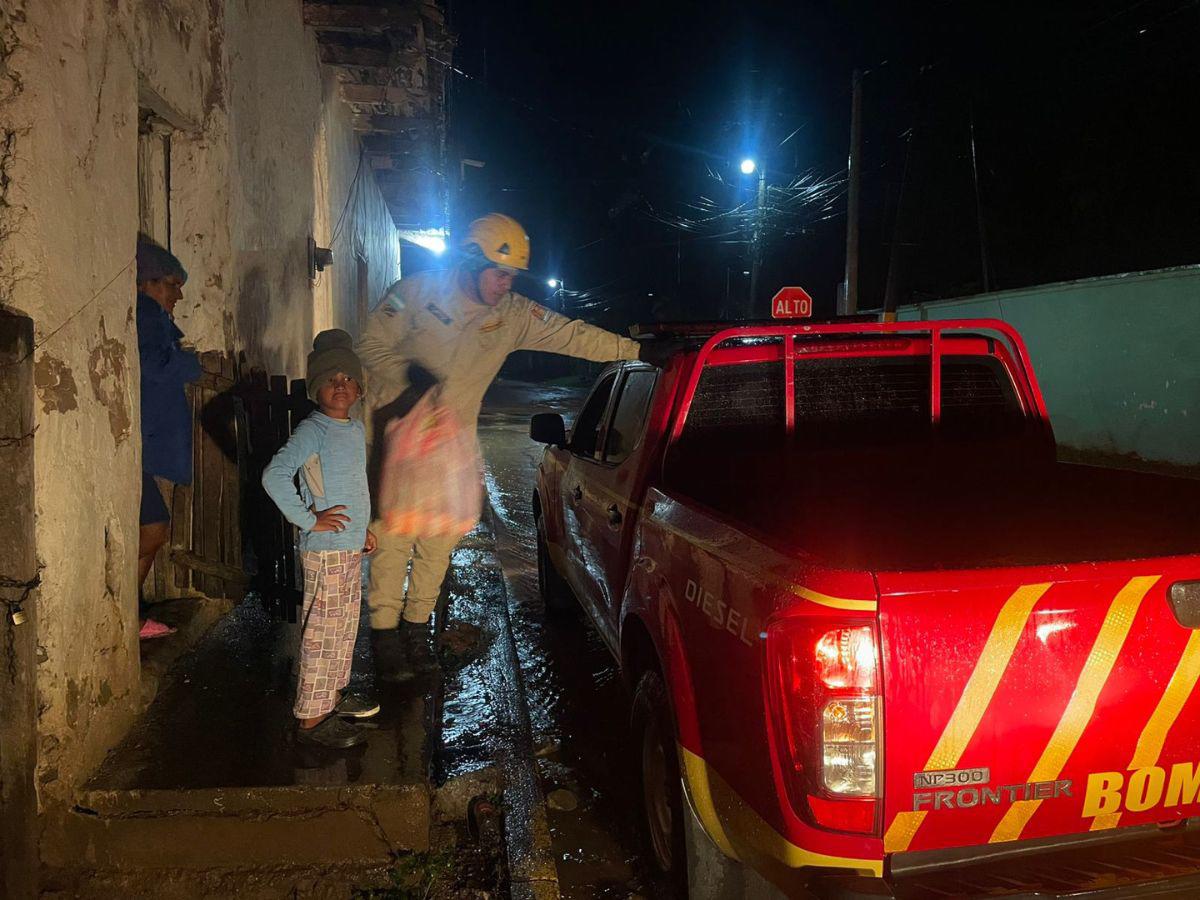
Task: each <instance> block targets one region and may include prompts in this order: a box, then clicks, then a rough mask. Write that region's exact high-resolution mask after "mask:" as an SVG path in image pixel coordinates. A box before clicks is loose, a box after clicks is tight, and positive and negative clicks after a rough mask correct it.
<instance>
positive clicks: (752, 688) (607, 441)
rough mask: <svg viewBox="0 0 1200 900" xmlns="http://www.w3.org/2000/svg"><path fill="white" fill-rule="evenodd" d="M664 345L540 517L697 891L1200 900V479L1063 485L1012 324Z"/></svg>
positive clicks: (625, 388) (1138, 476)
mask: <svg viewBox="0 0 1200 900" xmlns="http://www.w3.org/2000/svg"><path fill="white" fill-rule="evenodd" d="M649 339H651V340H655V341H657V342H660V343H662V344H663V345H664V349H666V348H672V349H673V350H674V352H673V353H672V352H665V353H664V354H663V355H664V357H666V358H669V362H667V363H666V364H665V366H664V367H662V368H661V369H660V368H656V367H652V366H649V365H647V364H645V363H637V362H634V363H622V364H617V365H614V366H611V367H610V368H608V369H607V370H605V371H604V373H603V374H602V375H601V376H600V378H599V380H598V381H597V382H596V385H595V387H594V389H593V390H592V392H591V395H590V397H589V398H588V400H587V402H586V403H585V404H584V406H583V408H582V410H581V411H580V412H579V414H578V416H577V417H576V418H575V421H574V427H573V428H572V429H571V431H570V432H569V433H568V432H567V431H566V429H565V427H564V423H563V420H562V418H561V417H559V416H557V415H541V416H537V417H535V418H534V421H533V423H532V425H531V436H532V437H533V438H534V439H535V440H538V441H540V442H543V443H546V444H549V445H550V446H549V447H548V448H547V450H546V452H545V455H544V458H543V460H542V463H541V465H540V468H539V475H538V479H537V487H536V493H535V495H534V497H533V511H534V515H535V516H536V518H537V528H538V551H539V552H538V559H539V572H540V575H541V579H540V580H541V588H542V593H543V597H544V599H545V601H546V603H547V604H548V605H550V606H555V605H561V604H563V603H571V602H574V600H578V602H579V603H580V604H581V605H582V606H583V608H584V609H585V610H586V612H587V613H588V615H589V616H590V618H591V619H592V621H593V622H594V624H595V626H596V628H597V629H598V631H599V633H600V635H601V636H602V637H603V639H604V641H605V642H606V643H607V645H608V647H609V648H610V650H611V651H612V653H613V655H614V656H615V657H616V659H617V660H618V661H619V664H620V666H621V670H622V672H623V675H624V677H625V680H626V682H627V684H628V685H629V686H630V688H631V692H632V696H633V704H632V705H633V712H632V721H633V725H634V732H635V740H636V741H637V742H639V743H638V747H640V756H639V758H640V761H641V779H642V787H643V791H642V794H643V797H644V799H645V813H646V824H647V829H648V833H649V838H650V843H651V846H652V849H653V855H654V859H655V860H656V861H657V863H658V865H659V866H660V867H661V868H662V869H663V870H664V872H665V873H667V875H668V876H669V877H670V878H671V880H672V882H673V883H674V884H675V885H676V887H677V888H678V889H679V891H680V892H681V893H683V892H684V891H687V892H689V893H690V895H691V896H693V897H705V896H711V897H752V896H778V895H779V894H780V893H782V894H783V895H785V896H808V895H809V893H808V892H813V893H817V894H823V895H836V896H869V897H879V896H885V897H886V896H897V897H932V896H937V897H941V896H964V895H965V896H973V895H988V896H1000V895H1023V896H1040V897H1049V896H1072V897H1075V896H1089V897H1091V896H1097V897H1098V896H1120V897H1126V896H1150V895H1153V896H1156V897H1160V896H1176V895H1178V896H1200V874H1198V873H1200V828H1197V827H1196V826H1198V825H1200V802H1198V801H1200V698H1198V697H1197V696H1195V694H1196V691H1195V686H1196V682H1197V679H1198V677H1200V484H1197V483H1196V482H1194V481H1191V480H1188V479H1181V478H1168V477H1163V476H1158V475H1150V474H1142V473H1135V472H1128V471H1116V470H1109V469H1100V468H1095V467H1088V466H1080V465H1068V464H1064V463H1060V462H1057V461H1056V459H1055V445H1054V438H1053V434H1052V432H1051V428H1050V422H1049V419H1048V417H1047V414H1046V408H1045V403H1044V401H1043V399H1042V395H1041V391H1040V389H1039V387H1038V383H1037V380H1036V378H1035V376H1034V373H1033V370H1032V367H1031V366H1030V363H1029V359H1028V355H1027V353H1026V350H1025V347H1024V345H1023V343H1022V341H1021V338H1020V336H1019V335H1018V334H1017V332H1016V331H1014V330H1013V329H1012V328H1011V327H1010V326H1009V325H1007V324H1005V323H1003V322H1000V321H992V320H958V321H942V322H916V323H862V322H835V323H829V324H788V323H785V324H778V323H777V324H772V325H762V326H757V325H754V326H751V325H746V326H737V327H727V326H719V327H715V326H714V327H704V326H689V327H680V328H676V329H674V330H672V329H669V328H659V329H658V333H657V334H655V335H654V336H653V337H651V338H649Z"/></svg>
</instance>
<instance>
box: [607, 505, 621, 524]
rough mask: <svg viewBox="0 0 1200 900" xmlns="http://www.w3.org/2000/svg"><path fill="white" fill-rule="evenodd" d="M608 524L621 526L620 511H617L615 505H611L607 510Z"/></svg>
mask: <svg viewBox="0 0 1200 900" xmlns="http://www.w3.org/2000/svg"><path fill="white" fill-rule="evenodd" d="M608 523H609V524H610V525H620V524H621V510H619V509H617V504H615V503H614V504H613V505H612V506H610V507H609V508H608Z"/></svg>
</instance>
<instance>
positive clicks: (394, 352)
mask: <svg viewBox="0 0 1200 900" xmlns="http://www.w3.org/2000/svg"><path fill="white" fill-rule="evenodd" d="M406 293H407V290H406V289H405V288H404V286H403V282H400V281H397V282H396V283H395V284H393V285H392V286H391V287H389V288H388V289H387V291H386V292H385V293H384V295H383V299H382V300H381V301H380V303H379V305H378V306H377V307H376V308H375V312H373V313H371V317H370V318H369V319H368V320H367V327H366V328H364V329H363V333H362V337H360V338H359V339H358V346H357V348H356V349H357V351H358V358H359V359H361V360H362V362H363V365H364V366H366V367H367V372H368V374H369V375H370V379H371V382H372V384H371V388H370V390H371V393H372V394H374V395H375V397H376V398H377V399H381V400H382V399H383V398H384V397H385V396H386V398H387V399H391V398H393V397H398V396H399V395H400V394H402V393H403V392H404V390H405V389H406V388H407V387H408V363H409V361H408V360H407V359H405V358H404V356H403V355H402V354H401V353H400V347H401V345H402V343H403V340H404V337H405V335H406V333H407V330H408V310H407V309H406V297H405V294H406Z"/></svg>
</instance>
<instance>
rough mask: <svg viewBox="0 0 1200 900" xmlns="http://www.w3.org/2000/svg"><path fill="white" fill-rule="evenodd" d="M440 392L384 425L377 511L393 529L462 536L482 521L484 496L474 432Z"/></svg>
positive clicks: (420, 534) (395, 531) (424, 534)
mask: <svg viewBox="0 0 1200 900" xmlns="http://www.w3.org/2000/svg"><path fill="white" fill-rule="evenodd" d="M436 393H437V392H436V391H429V392H427V393H426V394H425V396H423V397H422V398H421V399H420V400H419V401H418V402H417V405H416V406H415V407H413V409H412V411H411V412H410V413H409V414H408V415H407V416H405V417H404V418H402V419H397V420H395V421H393V422H391V423H389V424H388V426H387V429H386V430H385V431H384V447H383V468H382V471H381V472H380V502H379V512H380V517H381V519H382V520H383V527H384V530H385V531H388V532H390V533H391V534H404V535H413V536H414V537H435V536H445V537H461V536H462V535H464V534H466V533H467V532H468V531H470V530H471V529H472V528H473V527H475V523H476V522H478V521H479V514H480V511H481V507H482V503H483V496H482V484H481V480H480V471H481V467H480V463H479V456H478V450H477V448H476V444H475V439H474V435H473V434H471V432H470V431H469V430H468V429H466V428H464V427H463V426H462V423H461V422H460V421H459V420H458V417H457V416H456V415H455V414H454V413H453V412H452V411H451V410H449V409H447V408H446V407H445V406H443V405H442V404H441V403H440V402H438V399H437V397H436Z"/></svg>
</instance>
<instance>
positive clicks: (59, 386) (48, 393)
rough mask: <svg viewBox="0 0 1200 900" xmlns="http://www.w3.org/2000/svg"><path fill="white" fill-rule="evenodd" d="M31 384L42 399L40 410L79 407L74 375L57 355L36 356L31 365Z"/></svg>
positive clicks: (53, 410) (49, 411) (66, 409)
mask: <svg viewBox="0 0 1200 900" xmlns="http://www.w3.org/2000/svg"><path fill="white" fill-rule="evenodd" d="M33 384H34V387H36V388H37V393H38V399H39V400H41V401H42V412H44V413H51V412H60V413H64V412H70V411H71V410H73V409H78V408H79V403H78V402H77V401H76V395H77V394H78V389H77V388H76V387H75V376H74V375H73V374H72V373H71V367H70V366H68V365H67V364H66V363H65V362H63V361H62V360H61V359H59V358H58V357H56V356H51V355H50V354H49V353H43V354H42V355H41V356H40V357H38V360H37V362H36V363H34V366H33Z"/></svg>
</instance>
